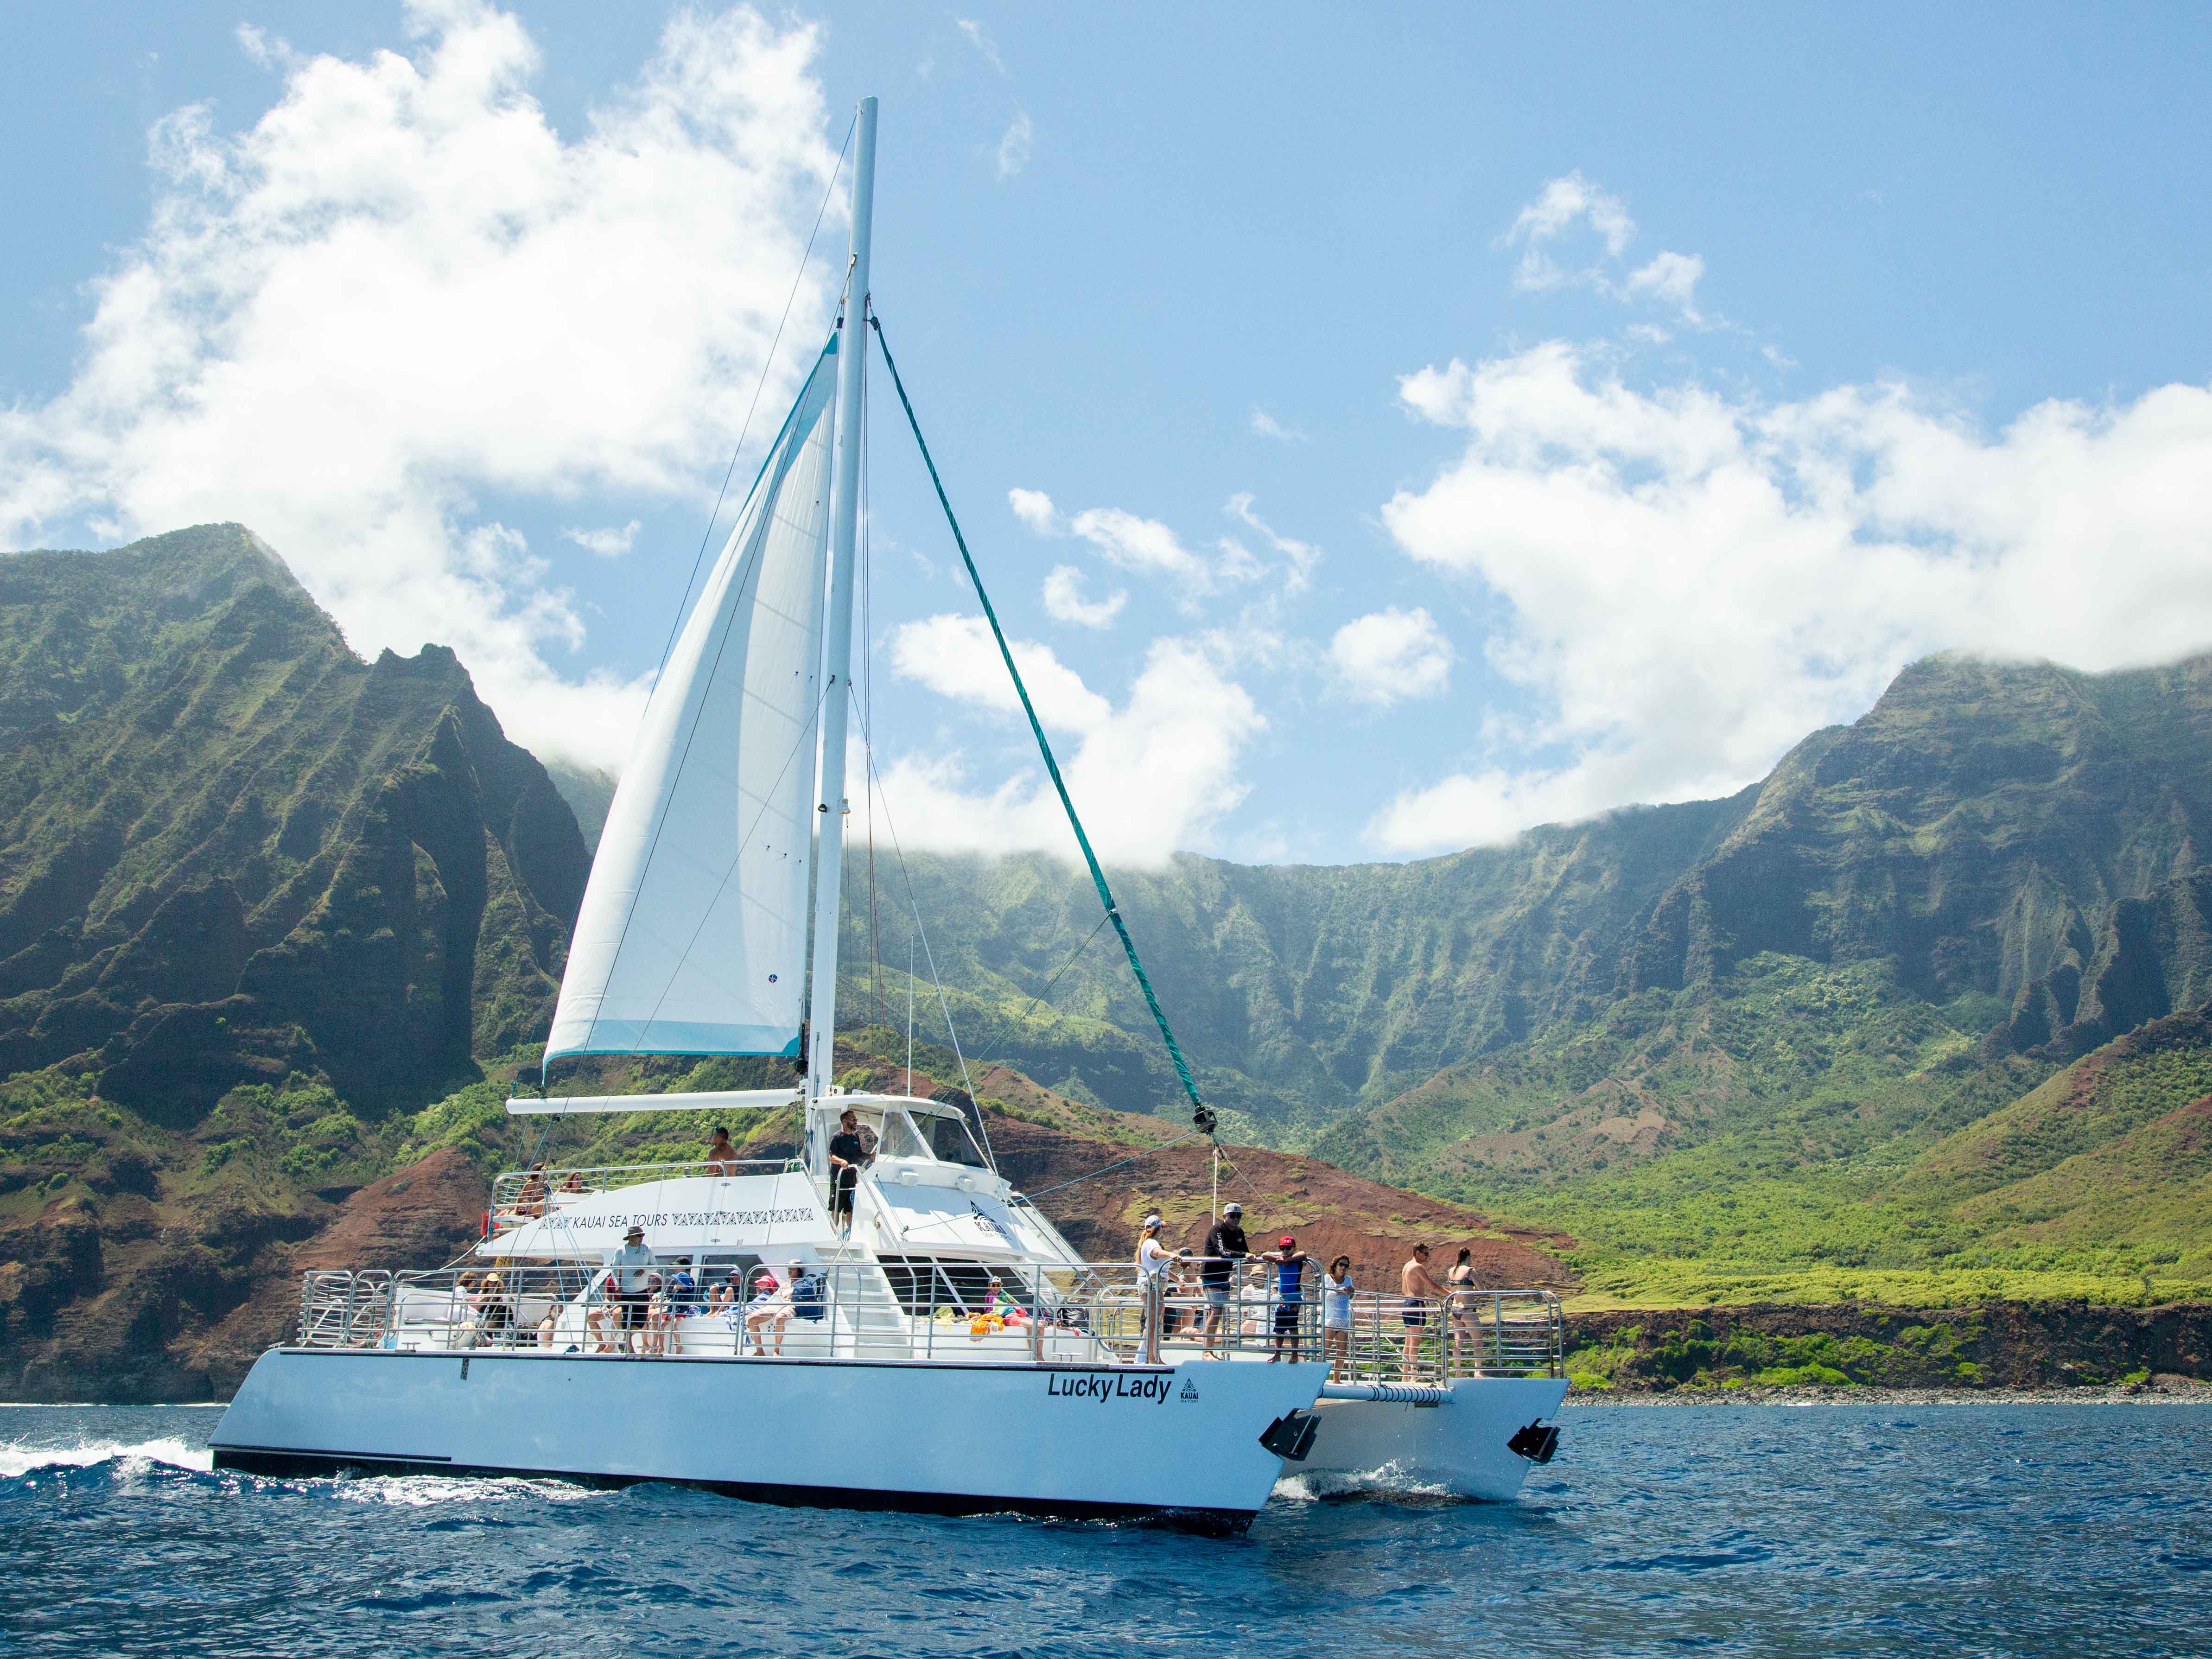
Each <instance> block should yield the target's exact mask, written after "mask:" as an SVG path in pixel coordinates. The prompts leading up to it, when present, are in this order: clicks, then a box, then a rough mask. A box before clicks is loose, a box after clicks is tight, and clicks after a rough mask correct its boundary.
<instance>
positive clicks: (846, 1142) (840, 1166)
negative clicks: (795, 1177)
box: [829, 1110, 868, 1233]
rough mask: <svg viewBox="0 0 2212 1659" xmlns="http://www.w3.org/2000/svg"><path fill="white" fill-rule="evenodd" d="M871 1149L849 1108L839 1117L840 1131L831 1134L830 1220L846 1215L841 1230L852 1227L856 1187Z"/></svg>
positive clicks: (848, 1230)
mask: <svg viewBox="0 0 2212 1659" xmlns="http://www.w3.org/2000/svg"><path fill="white" fill-rule="evenodd" d="M867 1161H868V1149H867V1147H866V1145H865V1144H864V1143H863V1142H862V1141H861V1139H860V1119H859V1118H858V1117H856V1116H854V1115H853V1113H852V1112H851V1111H849V1110H848V1111H847V1112H845V1113H844V1114H843V1115H842V1116H840V1117H839V1118H838V1120H837V1133H836V1134H834V1135H832V1136H830V1137H829V1219H830V1220H831V1221H832V1222H833V1223H834V1222H836V1220H837V1219H838V1218H839V1217H841V1216H842V1217H843V1218H844V1223H843V1227H842V1231H845V1232H848V1233H849V1232H851V1231H852V1230H853V1188H854V1187H856V1186H858V1185H859V1184H860V1166H861V1165H862V1164H866V1162H867Z"/></svg>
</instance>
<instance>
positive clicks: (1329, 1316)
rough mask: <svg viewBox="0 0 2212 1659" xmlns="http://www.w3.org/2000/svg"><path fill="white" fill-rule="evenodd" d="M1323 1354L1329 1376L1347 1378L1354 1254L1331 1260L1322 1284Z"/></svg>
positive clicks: (1350, 1359) (1336, 1381) (1340, 1380)
mask: <svg viewBox="0 0 2212 1659" xmlns="http://www.w3.org/2000/svg"><path fill="white" fill-rule="evenodd" d="M1321 1357H1322V1358H1323V1359H1326V1360H1327V1361H1328V1380H1329V1381H1330V1382H1332V1383H1341V1382H1343V1381H1344V1374H1345V1372H1346V1370H1349V1369H1350V1367H1351V1364H1352V1258H1351V1257H1350V1256H1348V1255H1340V1256H1339V1257H1337V1259H1336V1260H1335V1261H1332V1262H1330V1263H1329V1264H1328V1277H1327V1278H1325V1279H1322V1284H1321Z"/></svg>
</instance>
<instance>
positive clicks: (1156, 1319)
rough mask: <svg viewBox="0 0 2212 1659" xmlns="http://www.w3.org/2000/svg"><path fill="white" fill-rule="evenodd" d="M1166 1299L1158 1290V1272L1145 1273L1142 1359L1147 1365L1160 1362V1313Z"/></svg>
mask: <svg viewBox="0 0 2212 1659" xmlns="http://www.w3.org/2000/svg"><path fill="white" fill-rule="evenodd" d="M1166 1300H1167V1298H1166V1297H1165V1296H1164V1294H1162V1292H1161V1290H1160V1276H1159V1275H1158V1273H1147V1274H1146V1275H1145V1314H1144V1320H1145V1347H1144V1359H1145V1363H1146V1364H1148V1365H1157V1364H1159V1363H1160V1315H1161V1310H1162V1309H1163V1307H1164V1304H1165V1303H1166Z"/></svg>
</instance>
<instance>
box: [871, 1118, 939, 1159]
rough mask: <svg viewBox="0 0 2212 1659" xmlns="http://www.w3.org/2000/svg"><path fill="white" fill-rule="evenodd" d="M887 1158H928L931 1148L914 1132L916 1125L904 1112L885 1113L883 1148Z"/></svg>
mask: <svg viewBox="0 0 2212 1659" xmlns="http://www.w3.org/2000/svg"><path fill="white" fill-rule="evenodd" d="M881 1150H882V1152H883V1155H884V1157H885V1158H927V1157H928V1156H929V1148H928V1147H927V1146H924V1145H923V1144H922V1139H921V1136H920V1135H918V1134H916V1133H915V1132H914V1125H913V1123H912V1122H911V1121H908V1117H907V1115H906V1114H905V1113H904V1112H885V1113H884V1139H883V1146H882V1148H881Z"/></svg>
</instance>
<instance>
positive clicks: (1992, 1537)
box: [0, 1406, 2212, 1659]
mask: <svg viewBox="0 0 2212 1659" xmlns="http://www.w3.org/2000/svg"><path fill="white" fill-rule="evenodd" d="M218 1415H219V1413H216V1412H214V1411H208V1410H197V1409H191V1408H185V1407H112V1408H111V1407H8V1408H0V1651H7V1652H23V1653H56V1654H75V1653H82V1654H103V1655H106V1654H140V1653H144V1654H161V1655H164V1656H173V1655H180V1654H201V1653H207V1654H217V1653H220V1654H240V1655H244V1654H283V1655H293V1654H344V1655H386V1654H404V1655H409V1656H421V1655H431V1654H447V1653H466V1654H494V1653H496V1654H528V1655H532V1656H556V1655H566V1654H613V1655H623V1656H642V1655H655V1654H779V1655H781V1654H794V1655H806V1656H810V1659H813V1656H839V1655H848V1654H884V1655H897V1656H918V1655H939V1654H959V1655H1012V1654H1033V1655H1054V1654H1069V1655H1074V1654H1083V1655H1091V1654H1109V1655H1115V1656H1120V1659H1133V1656H1142V1655H1145V1654H1146V1653H1148V1652H1159V1653H1164V1652H1167V1651H1169V1650H1174V1651H1176V1652H1190V1653H1197V1654H1204V1655H1206V1656H1209V1659H1211V1656H1223V1655H1245V1654H1250V1655H1267V1656H1304V1655H1309V1654H1311V1655H1323V1654H1327V1655H1336V1654H1358V1655H1367V1654H1400V1653H1408V1654H1443V1653H1452V1654H1461V1653H1466V1654H1480V1655H1486V1656H1504V1655H1509V1654H1563V1655H1575V1656H1578V1659H1612V1656H1620V1655H1641V1654H1679V1653H1684V1652H1708V1653H1759V1654H1805V1655H1820V1656H1824V1659H1832V1656H1843V1655H1855V1654H1884V1655H1887V1654H1941V1655H1944V1656H1947V1659H1961V1656H1969V1655H1979V1654H2051V1655H2069V1656H2090V1655H2104V1654H2112V1655H2122V1654H2124V1655H2130V1656H2134V1655H2145V1654H2212V1408H2205V1407H2179V1406H2171V1407H2168V1406H2104V1407H2096V1406H1955V1407H1912V1408H1910V1409H1903V1408H1898V1407H1871V1406H1869V1407H1862V1406H1844V1407H1794V1408H1793V1407H1681V1408H1668V1409H1635V1408H1620V1407H1616V1408H1610V1409H1607V1408H1598V1409H1582V1410H1576V1409H1570V1410H1568V1411H1566V1412H1565V1413H1562V1417H1561V1419H1560V1420H1561V1421H1562V1423H1563V1425H1564V1427H1565V1433H1564V1436H1563V1438H1562V1443H1561V1448H1560V1453H1559V1457H1558V1459H1557V1460H1556V1461H1555V1462H1553V1463H1552V1464H1551V1465H1550V1466H1549V1467H1548V1468H1541V1469H1537V1470H1535V1471H1534V1472H1533V1474H1532V1478H1531V1480H1529V1483H1528V1487H1527V1490H1526V1492H1525V1494H1524V1496H1523V1498H1522V1501H1521V1502H1519V1503H1517V1504H1465V1503H1458V1502H1452V1501H1447V1500H1444V1499H1441V1498H1437V1497H1434V1496H1424V1495H1422V1494H1419V1493H1382V1492H1368V1493H1362V1494H1357V1495H1352V1496H1338V1497H1333V1498H1315V1497H1312V1496H1310V1495H1304V1494H1300V1493H1298V1492H1295V1491H1290V1490H1280V1491H1279V1492H1278V1494H1277V1497H1276V1498H1275V1500H1274V1501H1273V1503H1272V1504H1269V1505H1268V1507H1267V1510H1266V1511H1265V1512H1263V1513H1262V1514H1261V1516H1260V1518H1259V1520H1258V1521H1257V1522H1256V1523H1255V1525H1254V1527H1253V1528H1252V1530H1251V1532H1250V1534H1249V1535H1248V1536H1245V1537H1243V1538H1240V1539H1228V1540H1224V1539H1218V1538H1203V1537H1195V1536H1191V1535H1188V1534H1181V1533H1176V1532H1171V1531H1165V1530H1162V1529H1158V1528H1151V1527H1143V1526H1112V1525H1103V1524H1096V1523H1077V1522H1038V1521H1026V1520H1018V1519H1014V1518H990V1517H986V1518H980V1519H966V1520H942V1519H936V1518H925V1517H916V1516H889V1515H867V1514H848V1513H841V1512H837V1511H832V1510H780V1509H772V1508H766V1507H762V1506H757V1505H754V1504H741V1503H737V1502H734V1501H732V1500H730V1499H727V1498H716V1497H712V1496H708V1495H705V1494H701V1493H695V1492H684V1491H680V1490H674V1489H668V1488H655V1487H634V1488H631V1489H630V1490H629V1491H626V1492H595V1491H586V1490H583V1489H580V1488H577V1487H572V1486H563V1485H561V1484H559V1483H557V1482H550V1481H549V1482H538V1481H524V1480H438V1479H420V1480H262V1479H257V1478H254V1477H252V1476H243V1475H235V1474H213V1473H210V1469H209V1459H208V1455H207V1452H206V1449H205V1448H206V1443H207V1437H208V1436H209V1434H210V1431H212V1430H213V1428H214V1426H215V1424H216V1419H217V1417H218ZM726 1432H735V1433H744V1432H748V1431H747V1430H745V1429H744V1428H742V1427H735V1426H733V1427H732V1428H730V1429H728V1430H726Z"/></svg>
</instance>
